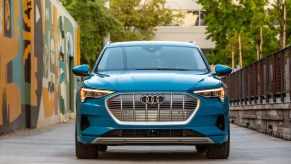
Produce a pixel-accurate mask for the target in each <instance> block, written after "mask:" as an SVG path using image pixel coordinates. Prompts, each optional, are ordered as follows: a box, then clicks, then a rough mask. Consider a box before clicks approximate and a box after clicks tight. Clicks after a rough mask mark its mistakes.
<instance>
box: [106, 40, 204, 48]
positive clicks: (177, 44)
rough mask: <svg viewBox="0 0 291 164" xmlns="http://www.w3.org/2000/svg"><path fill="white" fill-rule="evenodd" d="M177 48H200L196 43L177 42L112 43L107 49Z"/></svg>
mask: <svg viewBox="0 0 291 164" xmlns="http://www.w3.org/2000/svg"><path fill="white" fill-rule="evenodd" d="M155 45H156V46H177V47H198V46H197V45H196V44H195V43H188V42H176V41H130V42H116V43H110V44H109V45H108V46H107V47H119V46H125V47H131V46H155Z"/></svg>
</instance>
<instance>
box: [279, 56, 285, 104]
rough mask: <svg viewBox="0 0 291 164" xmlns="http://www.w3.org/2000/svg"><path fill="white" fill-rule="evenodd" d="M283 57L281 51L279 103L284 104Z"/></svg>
mask: <svg viewBox="0 0 291 164" xmlns="http://www.w3.org/2000/svg"><path fill="white" fill-rule="evenodd" d="M284 67H285V65H284V55H283V51H281V52H280V75H281V76H280V79H281V81H280V85H281V86H280V89H281V93H280V96H281V102H284Z"/></svg>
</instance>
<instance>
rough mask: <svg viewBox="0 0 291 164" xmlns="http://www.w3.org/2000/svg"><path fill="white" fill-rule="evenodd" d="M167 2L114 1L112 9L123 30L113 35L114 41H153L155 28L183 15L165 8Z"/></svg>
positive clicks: (163, 0) (150, 0) (152, 0)
mask: <svg viewBox="0 0 291 164" xmlns="http://www.w3.org/2000/svg"><path fill="white" fill-rule="evenodd" d="M165 3H166V0H146V1H144V0H112V1H110V7H111V9H112V11H113V13H114V16H115V17H116V18H117V19H118V20H119V21H120V23H121V25H122V26H121V28H119V29H118V30H116V31H115V32H114V33H111V34H110V35H111V40H112V41H130V40H151V39H152V38H153V37H154V28H155V27H156V26H158V25H163V24H170V23H172V22H173V21H174V20H176V19H179V18H181V17H182V14H181V13H179V12H175V11H174V10H171V9H169V8H166V7H165Z"/></svg>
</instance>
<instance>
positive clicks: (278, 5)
mask: <svg viewBox="0 0 291 164" xmlns="http://www.w3.org/2000/svg"><path fill="white" fill-rule="evenodd" d="M285 3H286V10H287V20H286V24H287V34H286V38H287V43H286V46H291V26H290V25H291V17H290V14H291V0H285ZM283 6H284V1H283V0H276V1H275V3H273V4H272V8H271V9H269V11H268V13H269V15H270V22H269V26H270V27H271V28H272V30H273V31H274V33H275V35H279V38H280V39H279V40H280V45H281V47H283V45H282V42H283V26H284V10H283Z"/></svg>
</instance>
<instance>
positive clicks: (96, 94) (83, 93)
mask: <svg viewBox="0 0 291 164" xmlns="http://www.w3.org/2000/svg"><path fill="white" fill-rule="evenodd" d="M111 93H114V91H109V90H100V89H89V88H81V89H80V100H81V102H84V101H85V100H86V98H87V97H90V98H97V99H98V98H102V97H104V96H106V95H109V94H111Z"/></svg>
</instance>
